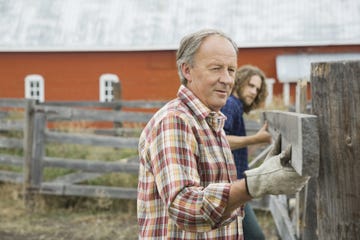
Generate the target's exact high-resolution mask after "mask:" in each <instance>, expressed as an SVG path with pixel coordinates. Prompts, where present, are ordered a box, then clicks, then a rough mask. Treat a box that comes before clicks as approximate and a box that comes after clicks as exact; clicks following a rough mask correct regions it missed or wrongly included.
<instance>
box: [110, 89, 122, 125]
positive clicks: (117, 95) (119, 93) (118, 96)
mask: <svg viewBox="0 0 360 240" xmlns="http://www.w3.org/2000/svg"><path fill="white" fill-rule="evenodd" d="M112 89H113V96H114V98H113V101H121V99H122V89H121V83H120V82H113V83H112ZM114 110H115V111H120V110H121V106H116V107H115V108H114ZM121 127H122V123H121V122H114V128H115V129H116V128H121ZM115 132H116V131H115Z"/></svg>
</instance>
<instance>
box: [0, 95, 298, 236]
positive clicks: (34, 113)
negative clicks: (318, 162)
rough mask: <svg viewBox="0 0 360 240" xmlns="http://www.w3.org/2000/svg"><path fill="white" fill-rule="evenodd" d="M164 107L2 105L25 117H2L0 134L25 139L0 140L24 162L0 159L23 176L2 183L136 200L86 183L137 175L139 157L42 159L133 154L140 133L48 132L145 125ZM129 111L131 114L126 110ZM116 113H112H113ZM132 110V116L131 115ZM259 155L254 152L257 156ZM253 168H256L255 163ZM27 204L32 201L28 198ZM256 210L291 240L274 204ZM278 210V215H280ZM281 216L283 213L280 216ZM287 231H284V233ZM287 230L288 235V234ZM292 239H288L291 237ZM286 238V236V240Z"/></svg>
mask: <svg viewBox="0 0 360 240" xmlns="http://www.w3.org/2000/svg"><path fill="white" fill-rule="evenodd" d="M163 104H164V102H154V103H153V102H149V101H129V102H127V101H121V102H120V101H118V102H115V103H104V104H102V103H99V102H49V103H41V104H39V103H35V102H34V101H32V100H19V99H0V107H1V108H4V109H7V110H9V109H13V108H18V109H19V110H18V111H20V112H21V111H23V112H24V119H22V120H11V121H10V120H6V118H7V117H6V116H8V114H6V115H4V117H2V119H1V121H0V132H1V131H5V132H6V131H19V132H23V135H24V136H23V138H22V139H19V138H11V137H6V138H4V137H2V138H0V147H2V148H14V149H22V150H23V152H24V154H23V156H14V155H8V154H0V164H2V165H11V166H16V167H18V168H22V170H21V172H14V171H0V181H5V182H13V183H22V184H24V186H25V190H26V192H25V195H26V194H28V195H31V194H34V193H37V194H50V195H62V196H88V197H110V198H118V199H136V197H137V189H135V188H124V187H113V186H95V185H85V184H84V182H85V181H87V180H92V179H96V178H98V177H100V176H103V175H104V174H106V173H115V172H119V173H121V172H124V173H130V174H134V175H136V174H137V173H138V168H139V165H138V156H137V155H135V156H131V157H128V158H126V159H120V160H118V161H115V162H106V161H103V160H101V159H99V160H87V159H72V158H64V157H53V156H47V155H46V151H45V148H46V144H49V143H56V144H81V145H90V146H103V147H111V148H117V149H123V148H127V149H134V150H135V149H137V146H138V136H134V134H133V133H134V132H138V133H139V132H140V130H141V129H133V128H123V127H121V128H117V127H114V128H112V129H97V131H94V132H92V133H90V132H81V133H79V132H59V131H57V129H54V128H52V127H49V123H54V122H72V121H86V122H108V123H113V124H114V126H115V123H122V122H132V123H137V124H145V123H146V122H147V121H148V120H149V119H150V118H151V116H152V114H153V112H147V111H148V110H149V109H157V108H159V107H161V106H162V105H163ZM125 108H130V109H131V110H130V111H128V110H125ZM114 109H115V110H114ZM133 110H134V111H133ZM246 126H247V132H248V134H254V133H255V132H256V131H257V130H258V129H259V127H260V125H259V123H257V122H255V121H247V122H246ZM261 150H262V149H258V151H255V152H256V153H255V154H254V155H256V154H257V153H259V152H261ZM268 150H269V148H267V149H265V150H264V151H263V152H261V153H260V154H259V155H258V156H257V157H256V158H255V162H258V161H261V160H262V159H263V158H264V157H265V155H266V151H268ZM255 162H254V163H255ZM45 168H62V169H69V170H72V171H73V172H71V173H69V174H66V175H63V176H59V177H56V178H55V179H52V180H51V181H45V180H43V171H44V169H45ZM25 199H30V200H31V199H32V198H31V197H26V196H25ZM251 204H252V205H253V206H254V207H255V208H260V209H266V210H271V209H275V210H271V213H272V214H273V217H274V220H275V221H276V222H277V223H278V224H277V227H279V228H281V230H279V233H280V234H283V236H282V237H283V239H294V238H292V237H293V227H292V226H291V221H290V220H288V219H286V218H283V216H282V215H281V214H282V213H283V212H284V211H285V212H286V211H287V209H286V206H284V205H279V201H278V199H277V198H273V197H266V198H265V199H258V200H254V201H252V202H251ZM279 209H280V210H279ZM279 213H281V214H280V215H279ZM284 227H285V228H288V229H285V230H284V229H282V228H284ZM289 229H290V230H289ZM290 235H291V236H290ZM287 236H290V237H289V238H288V237H287Z"/></svg>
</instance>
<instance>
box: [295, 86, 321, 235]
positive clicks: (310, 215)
mask: <svg viewBox="0 0 360 240" xmlns="http://www.w3.org/2000/svg"><path fill="white" fill-rule="evenodd" d="M307 85H308V82H307V80H305V79H302V80H299V81H298V84H297V86H296V112H298V113H306V112H307ZM316 186H317V183H316V176H314V177H312V178H311V179H310V180H309V182H308V183H307V184H306V186H305V187H304V188H303V189H302V190H301V191H300V192H298V193H297V194H296V215H295V216H296V217H297V219H296V220H297V221H296V235H297V237H298V238H299V239H303V240H316V239H318V238H317V233H316V230H317V222H316V218H317V217H316Z"/></svg>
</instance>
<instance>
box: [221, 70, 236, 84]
mask: <svg viewBox="0 0 360 240" xmlns="http://www.w3.org/2000/svg"><path fill="white" fill-rule="evenodd" d="M220 82H222V83H224V84H230V85H233V84H234V77H233V76H231V75H230V74H229V72H227V71H225V73H224V74H222V76H221V77H220Z"/></svg>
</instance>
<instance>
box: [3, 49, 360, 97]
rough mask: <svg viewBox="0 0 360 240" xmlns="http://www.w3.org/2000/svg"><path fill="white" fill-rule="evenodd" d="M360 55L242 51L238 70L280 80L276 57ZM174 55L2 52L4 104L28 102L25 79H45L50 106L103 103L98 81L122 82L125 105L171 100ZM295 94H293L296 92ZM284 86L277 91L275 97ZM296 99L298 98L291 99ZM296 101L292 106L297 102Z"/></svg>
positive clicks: (174, 87) (176, 80)
mask: <svg viewBox="0 0 360 240" xmlns="http://www.w3.org/2000/svg"><path fill="white" fill-rule="evenodd" d="M338 52H339V53H340V52H341V53H345V52H360V45H356V46H327V47H282V48H281V47H278V48H240V49H239V60H238V62H239V65H243V64H253V65H257V66H259V67H260V68H261V69H263V70H264V72H265V73H266V75H267V77H272V78H275V79H276V66H275V64H276V61H275V60H276V56H277V55H281V54H300V53H338ZM175 54H176V53H175V51H174V50H169V51H136V52H37V53H31V52H18V53H16V52H15V53H14V52H7V53H6V52H5V53H4V52H3V53H0V98H7V97H8V98H23V97H24V78H25V76H26V75H28V74H41V75H42V76H43V77H44V79H45V100H47V101H54V100H75V101H76V100H98V99H99V77H100V75H101V74H103V73H114V74H117V75H118V76H119V79H120V81H121V84H122V89H123V99H127V100H135V99H149V100H167V99H171V98H173V97H174V96H175V95H176V91H177V89H178V87H179V84H180V82H179V78H178V75H177V69H176V64H175ZM291 92H292V93H294V89H293V88H292V90H291ZM281 93H282V85H281V84H279V83H278V82H277V83H276V84H275V85H274V94H275V95H279V94H281ZM292 95H294V94H292ZM293 99H294V98H293V97H292V98H291V101H292V102H293Z"/></svg>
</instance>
